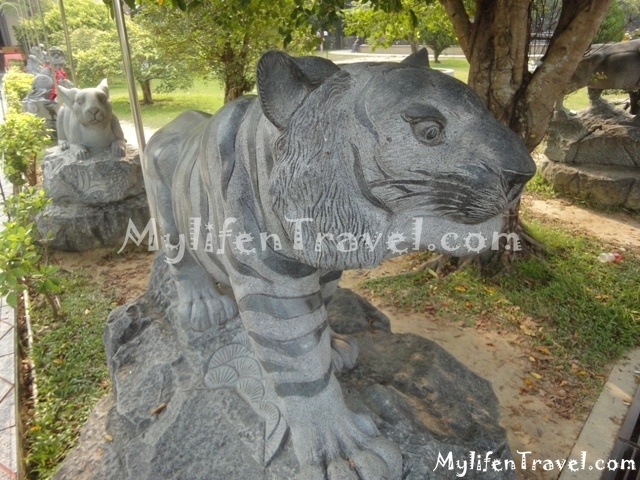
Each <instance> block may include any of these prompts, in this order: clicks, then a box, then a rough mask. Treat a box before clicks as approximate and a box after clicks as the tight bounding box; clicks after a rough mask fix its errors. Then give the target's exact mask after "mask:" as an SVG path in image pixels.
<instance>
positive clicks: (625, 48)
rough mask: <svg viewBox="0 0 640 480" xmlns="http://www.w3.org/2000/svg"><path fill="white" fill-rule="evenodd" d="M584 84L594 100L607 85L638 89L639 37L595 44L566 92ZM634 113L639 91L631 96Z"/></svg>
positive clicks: (610, 87) (636, 110)
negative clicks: (625, 40) (624, 40)
mask: <svg viewBox="0 0 640 480" xmlns="http://www.w3.org/2000/svg"><path fill="white" fill-rule="evenodd" d="M585 86H586V87H588V92H589V100H590V101H591V103H592V104H593V103H594V102H597V101H598V100H600V96H601V95H602V91H603V90H605V89H620V90H625V91H627V92H633V91H636V90H639V89H640V39H638V40H630V41H628V42H618V43H609V44H594V45H592V46H591V48H590V49H589V50H588V51H587V53H585V55H584V58H583V59H582V61H581V62H580V64H579V65H578V68H577V69H576V72H575V73H574V74H573V77H572V79H571V83H570V86H569V89H568V92H567V93H570V92H573V91H575V90H577V89H578V88H582V87H585ZM634 98H635V99H636V101H635V102H634V101H633V99H634ZM631 113H632V114H634V115H636V114H637V113H638V105H637V95H636V96H635V97H632V99H631Z"/></svg>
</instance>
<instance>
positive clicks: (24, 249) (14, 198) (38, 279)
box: [0, 188, 60, 315]
mask: <svg viewBox="0 0 640 480" xmlns="http://www.w3.org/2000/svg"><path fill="white" fill-rule="evenodd" d="M49 201H50V199H48V198H47V197H45V195H44V190H38V189H36V188H27V189H25V190H23V191H22V192H20V193H19V194H15V195H11V196H10V197H9V198H7V200H6V201H5V204H4V209H5V212H6V213H7V216H8V217H9V219H10V220H8V221H6V222H4V229H3V230H2V231H0V296H3V297H6V299H7V303H8V304H9V305H11V306H12V307H15V306H16V304H17V298H18V293H20V292H22V291H24V290H26V289H27V288H32V289H33V291H35V292H36V293H38V294H41V295H44V296H45V297H46V298H47V301H48V302H49V303H50V304H51V306H52V308H53V309H54V313H55V314H56V315H57V314H59V312H57V311H56V308H57V307H56V306H57V302H56V301H55V299H54V298H53V295H55V294H56V293H58V292H59V290H60V281H59V279H58V278H57V277H56V271H57V268H56V267H55V266H52V265H47V264H46V263H45V262H44V261H43V259H42V253H41V249H40V247H39V246H38V244H37V238H38V232H37V229H36V226H35V223H34V221H35V216H36V215H37V213H38V212H39V211H40V210H42V209H43V208H44V207H45V206H46V205H47V203H49Z"/></svg>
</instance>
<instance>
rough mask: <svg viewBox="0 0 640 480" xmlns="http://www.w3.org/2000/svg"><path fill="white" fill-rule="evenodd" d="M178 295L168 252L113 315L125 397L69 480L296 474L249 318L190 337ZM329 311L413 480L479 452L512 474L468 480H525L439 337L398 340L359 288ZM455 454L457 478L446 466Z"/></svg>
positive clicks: (109, 402) (476, 380) (110, 352)
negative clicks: (353, 349)
mask: <svg viewBox="0 0 640 480" xmlns="http://www.w3.org/2000/svg"><path fill="white" fill-rule="evenodd" d="M175 295H176V293H175V288H174V285H173V282H172V280H171V279H170V278H169V277H168V275H167V265H166V264H165V263H163V261H162V257H161V256H160V257H158V258H157V259H156V262H155V264H154V268H153V272H152V278H151V281H150V287H149V291H148V292H147V293H146V294H145V295H144V296H142V297H140V298H139V299H138V300H137V301H135V302H134V303H132V304H130V305H125V306H122V307H119V308H118V309H116V310H114V311H113V312H112V314H111V315H110V316H109V320H108V324H107V327H106V331H105V335H104V340H105V346H106V351H107V357H108V363H109V367H110V372H111V378H112V381H113V394H112V395H109V396H108V397H107V398H105V399H104V400H103V401H102V402H101V403H100V404H99V405H98V407H97V408H96V410H95V411H94V413H93V415H92V417H91V419H90V420H89V422H88V423H87V425H86V426H85V428H84V431H83V433H82V436H81V440H80V444H79V446H78V447H77V448H76V449H75V450H73V451H72V452H71V453H70V454H69V456H68V457H67V459H66V460H65V462H64V463H63V464H62V466H61V467H60V469H59V470H58V472H57V473H56V475H55V477H54V478H55V479H57V480H84V479H92V480H98V479H100V480H103V479H104V480H111V479H116V478H117V479H121V480H127V479H131V480H134V479H135V480H171V479H175V480H178V479H189V480H212V479H226V480H258V479H260V480H266V479H269V480H292V479H294V478H296V474H297V470H298V462H297V460H296V457H295V455H294V453H293V449H292V445H291V442H290V440H289V439H288V437H287V435H286V427H285V425H286V422H284V419H283V418H282V417H281V416H280V412H279V410H278V407H277V406H276V405H277V402H276V401H275V399H274V397H272V394H271V391H270V386H269V383H268V382H266V381H265V378H264V376H263V374H262V370H261V368H260V367H259V364H258V363H257V362H256V360H255V358H254V356H253V353H252V350H251V346H250V344H249V343H248V342H247V337H246V335H245V334H244V331H243V329H242V326H241V322H240V320H239V318H238V317H236V318H234V319H232V320H230V321H228V322H227V323H226V324H224V325H223V326H221V327H216V328H212V329H210V330H209V331H206V332H203V333H201V334H195V333H194V332H188V333H187V332H186V330H184V329H183V327H182V326H181V325H180V322H179V321H178V320H177V319H176V316H175V313H174V311H173V309H172V308H170V307H169V305H170V304H171V301H172V299H173V298H174V297H175ZM328 310H329V317H330V320H331V327H332V328H333V330H334V331H336V332H339V333H344V334H348V335H351V336H352V337H354V338H355V339H356V340H357V342H358V344H359V347H360V356H359V358H358V363H357V365H356V367H355V369H353V370H352V371H349V372H345V373H343V374H341V375H339V380H340V383H341V385H342V390H343V394H344V396H345V399H346V402H347V404H348V405H349V407H350V408H351V409H352V410H354V411H356V412H361V413H366V414H368V415H370V416H371V418H373V419H374V421H375V423H376V425H377V426H378V428H379V429H380V431H381V433H382V435H385V436H386V437H387V438H390V439H392V440H393V441H394V442H396V444H397V445H398V446H399V447H400V450H401V451H402V454H403V465H404V466H403V468H404V476H403V479H409V480H428V479H451V478H456V474H457V473H462V471H461V470H459V469H455V462H456V461H460V464H461V465H462V462H464V461H465V460H466V461H469V460H470V456H471V455H474V457H473V458H474V459H475V462H477V461H478V458H479V457H478V456H481V457H482V459H484V457H485V455H487V454H488V452H492V453H490V454H489V455H490V459H491V460H498V461H499V464H500V467H501V469H503V471H501V472H498V471H495V470H492V469H489V470H488V471H477V470H476V469H475V468H476V467H477V465H474V466H473V467H472V466H471V465H469V466H468V471H466V473H465V475H464V478H467V479H482V480H487V479H515V478H516V477H515V472H514V471H512V470H509V469H507V470H506V471H505V470H504V463H503V462H504V461H505V460H508V459H510V458H511V457H510V451H509V447H508V445H507V441H506V433H505V431H504V430H503V429H502V428H501V427H500V426H499V424H498V417H499V409H498V403H497V399H496V397H495V395H494V393H493V391H492V389H491V386H490V384H489V382H487V381H486V380H484V379H482V378H480V377H478V376H477V375H475V374H474V373H472V372H471V371H469V370H468V369H467V368H466V367H464V366H463V365H462V364H461V363H460V362H458V361H457V360H456V359H455V358H453V357H452V356H451V355H449V354H448V353H447V352H446V351H444V350H443V349H442V348H440V347H439V346H437V345H436V344H435V343H433V342H431V341H429V340H426V339H424V338H422V337H418V336H415V335H407V334H392V333H391V332H390V328H389V320H388V319H387V318H386V317H385V316H384V315H383V314H382V313H380V312H379V311H378V310H376V309H375V308H374V307H373V306H371V305H370V304H369V303H368V302H366V301H365V300H363V299H362V298H360V297H358V296H357V295H355V294H353V293H352V292H351V291H349V290H338V292H337V293H336V295H335V297H334V299H333V301H332V302H331V304H330V305H329V308H328ZM280 444H282V449H281V451H279V453H277V454H276V455H275V456H274V457H273V459H272V460H271V462H270V463H269V465H268V466H267V467H266V468H265V466H264V463H263V462H264V459H265V458H269V457H270V455H271V453H273V449H274V448H278V447H279V446H280ZM449 457H450V458H451V459H453V465H454V467H453V468H454V469H453V470H452V469H449V464H448V463H446V465H442V464H438V460H439V458H440V459H444V460H443V461H445V462H448V461H447V460H446V459H447V458H449ZM475 462H474V463H475ZM482 465H483V466H484V463H483V464H482Z"/></svg>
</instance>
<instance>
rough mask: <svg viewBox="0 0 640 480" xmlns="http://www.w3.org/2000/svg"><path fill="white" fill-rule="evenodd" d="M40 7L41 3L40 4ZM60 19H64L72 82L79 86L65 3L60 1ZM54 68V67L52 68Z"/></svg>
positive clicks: (63, 28)
mask: <svg viewBox="0 0 640 480" xmlns="http://www.w3.org/2000/svg"><path fill="white" fill-rule="evenodd" d="M38 5H40V2H38ZM60 17H61V18H62V30H63V31H64V40H65V42H66V43H67V55H69V68H71V80H73V84H74V85H76V86H77V85H78V82H77V81H76V69H75V67H74V66H73V52H72V50H71V40H70V39H69V29H68V28H67V15H66V14H65V12H64V1H63V0H60ZM52 67H53V66H52ZM55 73H56V72H53V76H54V77H55V76H56V75H55Z"/></svg>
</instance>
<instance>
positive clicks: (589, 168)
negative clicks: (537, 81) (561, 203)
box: [539, 101, 640, 210]
mask: <svg viewBox="0 0 640 480" xmlns="http://www.w3.org/2000/svg"><path fill="white" fill-rule="evenodd" d="M544 153H545V155H546V156H547V158H548V159H549V160H550V161H543V162H541V163H540V165H539V166H540V172H541V174H542V175H543V176H544V177H545V178H546V179H547V180H549V181H550V182H551V183H552V184H553V185H554V187H556V188H557V189H558V190H560V191H565V192H569V193H571V194H573V195H579V196H585V197H590V198H592V199H593V200H595V201H596V202H598V203H600V204H603V205H609V206H623V207H626V208H630V209H636V210H637V209H640V119H638V118H637V117H634V116H631V115H629V114H628V113H626V112H624V111H623V110H620V109H616V108H614V107H613V106H611V105H609V104H607V103H605V102H604V101H599V102H597V103H596V104H594V105H593V106H592V107H591V108H588V109H585V110H581V111H579V112H578V113H577V115H576V116H567V115H564V114H562V113H556V115H555V117H554V119H553V120H552V121H551V123H550V125H549V136H548V138H547V146H546V149H545V152H544Z"/></svg>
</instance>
